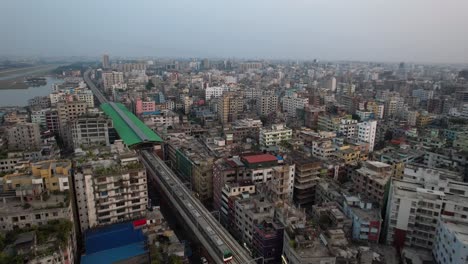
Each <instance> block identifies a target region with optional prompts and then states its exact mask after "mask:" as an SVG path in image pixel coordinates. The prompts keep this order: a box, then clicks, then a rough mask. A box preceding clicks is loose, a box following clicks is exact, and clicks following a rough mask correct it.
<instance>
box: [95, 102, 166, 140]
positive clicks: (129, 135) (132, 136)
mask: <svg viewBox="0 0 468 264" xmlns="http://www.w3.org/2000/svg"><path fill="white" fill-rule="evenodd" d="M114 104H115V105H116V106H117V107H118V108H119V109H120V110H121V111H122V112H123V113H124V114H125V115H126V116H127V118H128V119H129V120H130V121H131V122H132V123H133V124H134V125H135V127H137V128H139V129H140V130H141V132H143V134H144V135H145V136H146V137H147V138H148V139H149V142H154V143H158V142H162V141H163V140H162V139H161V138H160V137H159V136H158V135H157V134H156V133H154V131H153V130H151V129H150V128H149V127H147V126H146V125H145V124H144V123H143V122H142V121H141V120H140V119H138V117H136V116H135V115H134V114H133V113H132V112H130V111H129V110H128V109H127V108H126V107H125V106H124V105H123V104H121V103H114ZM101 109H102V111H104V113H106V115H108V116H109V117H110V118H111V119H112V121H113V123H114V128H115V130H117V133H118V134H119V136H120V138H122V140H123V141H124V143H125V144H127V146H129V147H130V146H133V145H137V144H140V143H147V142H148V141H146V142H144V141H142V140H141V138H140V136H138V133H137V132H135V131H134V130H133V129H132V127H131V126H130V125H128V124H127V122H126V121H125V120H124V118H122V117H121V116H120V113H119V112H117V111H116V110H115V109H114V108H113V107H112V106H111V104H110V103H105V104H102V105H101Z"/></svg>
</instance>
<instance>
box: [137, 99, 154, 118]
mask: <svg viewBox="0 0 468 264" xmlns="http://www.w3.org/2000/svg"><path fill="white" fill-rule="evenodd" d="M154 111H156V103H155V102H154V101H143V100H141V99H140V98H138V99H137V100H136V102H135V113H136V114H137V115H141V114H142V113H145V112H154Z"/></svg>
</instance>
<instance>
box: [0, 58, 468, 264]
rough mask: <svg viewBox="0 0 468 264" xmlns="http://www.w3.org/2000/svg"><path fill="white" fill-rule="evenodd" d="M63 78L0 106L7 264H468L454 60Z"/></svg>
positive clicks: (65, 74)
mask: <svg viewBox="0 0 468 264" xmlns="http://www.w3.org/2000/svg"><path fill="white" fill-rule="evenodd" d="M21 67H23V66H21ZM21 67H19V68H17V69H16V70H15V71H17V70H19V69H22V68H21ZM53 75H54V76H55V78H57V79H56V80H59V82H58V83H54V84H52V91H51V92H50V93H49V94H47V95H44V96H36V97H33V98H30V99H29V100H28V103H27V106H24V107H23V106H17V107H16V106H9V107H2V109H1V110H2V111H1V114H2V120H3V124H2V127H1V129H2V135H3V136H2V138H1V140H2V141H1V144H2V154H1V160H0V164H1V165H0V171H1V175H2V177H1V185H0V186H1V197H2V200H3V202H2V204H1V210H0V229H1V230H2V233H3V234H4V235H3V236H2V243H0V245H2V250H3V252H2V255H1V256H2V259H1V260H2V261H3V262H4V263H23V262H24V261H26V262H27V263H50V262H53V263H78V262H80V263H115V262H119V263H188V262H190V263H219V262H229V263H249V262H250V263H281V262H282V263H401V262H400V261H403V263H431V261H433V260H434V261H435V262H437V263H465V261H466V260H467V257H468V250H467V248H466V246H467V244H468V240H467V238H468V223H467V215H468V207H467V204H468V203H467V202H468V184H467V183H466V181H467V179H468V176H467V175H468V170H467V168H468V166H467V165H468V161H467V159H468V154H467V153H468V133H467V131H468V130H467V128H468V71H466V70H463V68H460V66H454V65H418V64H409V63H408V64H407V63H404V62H402V63H397V64H391V63H363V62H321V61H318V60H314V61H299V62H297V61H266V60H261V61H243V60H214V59H189V60H182V59H172V60H169V59H155V60H145V61H143V60H140V61H124V60H114V59H112V57H111V56H110V55H104V56H103V57H102V61H101V62H100V63H96V64H95V65H94V66H92V65H89V64H84V63H75V64H72V65H67V66H60V67H58V68H57V69H56V70H55V71H54V74H53ZM41 85H43V84H41ZM32 89H38V88H32ZM166 218H168V219H170V220H168V219H166Z"/></svg>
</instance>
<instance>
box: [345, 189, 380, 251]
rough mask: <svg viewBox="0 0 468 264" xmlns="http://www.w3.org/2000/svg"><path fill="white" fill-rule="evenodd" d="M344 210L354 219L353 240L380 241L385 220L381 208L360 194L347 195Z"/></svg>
mask: <svg viewBox="0 0 468 264" xmlns="http://www.w3.org/2000/svg"><path fill="white" fill-rule="evenodd" d="M343 211H344V213H345V214H346V215H347V216H348V217H349V218H350V219H351V220H352V231H351V238H352V239H353V240H356V241H364V242H371V243H378V242H379V238H380V232H381V228H382V222H383V220H382V216H381V210H380V208H375V206H374V205H373V204H372V203H371V202H369V201H366V200H363V199H361V198H360V197H359V196H345V202H344V204H343Z"/></svg>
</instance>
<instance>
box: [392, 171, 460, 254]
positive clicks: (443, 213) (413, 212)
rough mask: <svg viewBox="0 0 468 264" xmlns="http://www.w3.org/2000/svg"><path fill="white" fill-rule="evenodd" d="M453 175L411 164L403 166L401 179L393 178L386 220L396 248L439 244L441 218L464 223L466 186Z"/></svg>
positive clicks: (425, 246) (431, 246)
mask: <svg viewBox="0 0 468 264" xmlns="http://www.w3.org/2000/svg"><path fill="white" fill-rule="evenodd" d="M447 176H448V177H449V178H446V177H447ZM453 176H455V175H447V174H445V173H443V172H442V173H439V172H437V169H435V170H434V169H429V168H424V169H418V168H417V167H411V168H405V174H404V176H403V179H402V180H393V181H392V184H391V186H390V191H389V195H388V205H387V214H386V220H385V221H386V241H387V243H388V244H391V245H394V246H396V247H397V248H399V249H401V248H403V247H407V246H409V247H411V246H414V247H419V248H425V249H428V250H432V249H433V248H434V244H435V243H439V242H438V241H437V240H436V234H437V232H441V233H443V232H445V231H443V230H442V229H443V228H442V229H437V227H438V224H439V221H441V219H443V220H444V221H450V222H466V219H467V217H468V213H467V212H468V205H467V204H468V186H467V185H466V183H464V182H459V181H454V180H453V179H452V177H453ZM440 225H444V223H441V224H440ZM439 239H442V238H439ZM443 239H445V237H444V238H443ZM434 250H441V249H440V248H437V249H434ZM439 257H440V255H439ZM450 263H459V262H450Z"/></svg>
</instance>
